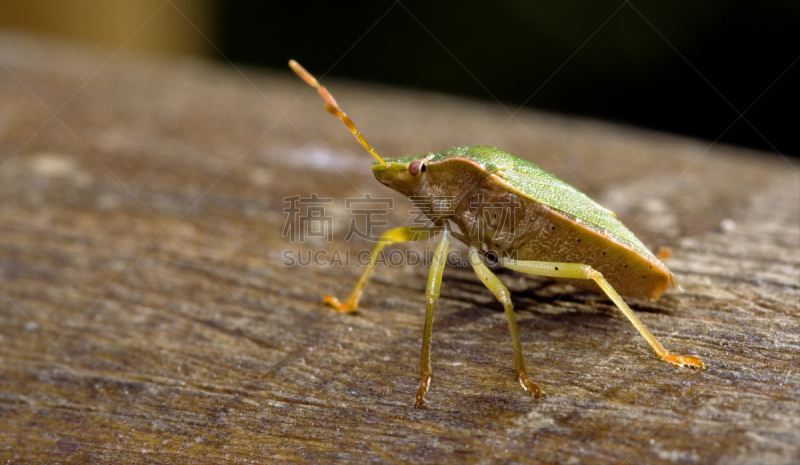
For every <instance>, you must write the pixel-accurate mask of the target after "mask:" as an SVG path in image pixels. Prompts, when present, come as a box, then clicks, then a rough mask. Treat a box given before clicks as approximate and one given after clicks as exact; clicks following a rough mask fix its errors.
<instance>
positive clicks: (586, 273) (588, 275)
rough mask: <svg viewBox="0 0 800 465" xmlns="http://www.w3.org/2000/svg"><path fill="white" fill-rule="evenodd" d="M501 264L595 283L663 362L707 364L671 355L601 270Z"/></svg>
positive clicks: (561, 265) (573, 265) (547, 264)
mask: <svg viewBox="0 0 800 465" xmlns="http://www.w3.org/2000/svg"><path fill="white" fill-rule="evenodd" d="M501 264H502V265H503V266H504V267H506V268H509V269H512V270H516V271H521V272H523V273H528V274H533V275H537V276H550V277H553V278H576V279H591V280H594V282H596V283H597V284H598V285H599V286H600V289H602V290H603V292H605V293H606V295H608V297H609V298H610V299H611V300H612V301H613V302H614V303H615V304H616V305H617V307H618V308H619V309H620V310H621V311H622V313H623V314H624V315H625V316H626V317H627V318H628V320H629V321H630V322H631V323H632V324H633V326H634V327H635V328H636V330H637V331H639V334H641V335H642V337H643V338H644V339H645V340H646V341H647V343H648V344H650V347H652V348H653V350H654V351H655V352H656V354H658V356H659V357H661V358H663V359H664V360H666V361H668V362H670V363H674V364H676V365H679V366H691V367H695V368H705V367H706V366H705V364H704V363H703V361H702V360H700V359H699V358H697V357H692V356H690V355H677V354H672V353H670V352H669V351H667V349H665V348H664V346H662V345H661V343H660V342H658V340H657V339H656V338H655V336H653V334H652V333H650V331H648V329H647V328H645V326H644V325H643V324H642V322H641V321H639V318H637V317H636V315H634V314H633V310H631V309H630V307H628V305H627V304H626V303H625V301H623V300H622V298H621V297H620V296H619V294H617V291H615V290H614V288H613V287H611V284H609V283H608V281H606V279H605V278H604V277H603V275H602V274H600V272H599V271H597V270H595V269H594V268H592V267H591V266H589V265H583V264H579V263H557V262H536V261H521V260H512V259H508V258H504V259H502V261H501Z"/></svg>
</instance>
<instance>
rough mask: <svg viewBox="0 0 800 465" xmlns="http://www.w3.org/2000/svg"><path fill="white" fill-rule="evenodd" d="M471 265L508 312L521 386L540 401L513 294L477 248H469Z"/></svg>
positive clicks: (515, 362)
mask: <svg viewBox="0 0 800 465" xmlns="http://www.w3.org/2000/svg"><path fill="white" fill-rule="evenodd" d="M469 263H470V264H471V265H472V268H473V269H474V270H475V274H477V275H478V277H479V278H481V281H482V282H483V284H484V285H485V286H486V287H487V288H489V290H490V291H492V293H493V294H494V296H495V297H496V298H497V300H499V301H500V303H502V304H503V308H504V309H505V311H506V319H507V320H508V329H509V332H510V333H511V344H512V346H513V347H514V370H516V372H517V377H518V379H519V384H520V385H521V386H522V389H524V390H526V391H528V392H530V393H531V394H532V395H533V396H534V397H535V398H537V399H539V398H540V397H542V396H544V393H543V392H542V391H541V389H539V386H537V385H536V384H534V383H533V381H531V380H530V379H529V378H528V373H527V370H526V369H525V360H524V359H523V358H522V345H521V344H520V342H519V332H518V331H517V319H516V317H515V316H514V306H513V305H512V304H511V294H510V293H509V292H508V288H506V286H504V285H503V283H501V282H500V280H499V279H497V276H495V275H494V273H492V271H491V270H489V268H488V267H487V266H486V265H484V263H483V261H481V257H480V253H479V252H478V249H477V248H476V247H475V246H471V247H470V248H469Z"/></svg>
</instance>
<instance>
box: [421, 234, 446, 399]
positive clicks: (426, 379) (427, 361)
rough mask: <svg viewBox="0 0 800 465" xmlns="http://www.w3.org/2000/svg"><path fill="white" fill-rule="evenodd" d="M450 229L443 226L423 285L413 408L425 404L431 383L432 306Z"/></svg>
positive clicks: (444, 258) (434, 301)
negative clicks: (415, 396)
mask: <svg viewBox="0 0 800 465" xmlns="http://www.w3.org/2000/svg"><path fill="white" fill-rule="evenodd" d="M450 242H451V239H450V231H449V230H448V229H447V228H446V227H445V228H444V229H443V233H442V240H441V242H439V245H438V246H437V247H436V252H435V253H434V256H433V262H432V263H431V268H430V271H429V272H428V285H427V286H426V287H425V329H424V330H423V333H422V355H421V356H420V360H419V374H420V380H419V389H417V398H416V402H415V403H414V407H415V408H422V407H424V406H425V399H424V397H425V393H426V392H428V388H429V387H430V385H431V374H432V373H433V370H431V333H432V331H433V307H434V304H435V303H436V299H438V298H439V289H440V288H441V287H442V274H443V273H444V265H445V263H446V262H447V251H448V250H449V249H450Z"/></svg>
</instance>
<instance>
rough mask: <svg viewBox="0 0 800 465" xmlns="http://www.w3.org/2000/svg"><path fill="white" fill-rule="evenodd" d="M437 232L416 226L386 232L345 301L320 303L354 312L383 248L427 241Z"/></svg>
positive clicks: (325, 298) (328, 298) (328, 299)
mask: <svg viewBox="0 0 800 465" xmlns="http://www.w3.org/2000/svg"><path fill="white" fill-rule="evenodd" d="M437 232H438V229H423V228H420V227H418V226H404V227H400V228H395V229H390V230H388V231H386V232H385V233H383V234H382V235H381V237H380V238H379V239H378V243H377V244H376V245H375V248H374V249H372V254H371V255H370V256H369V263H367V266H366V267H364V271H362V272H361V276H360V277H359V278H358V282H356V285H355V287H353V290H352V291H350V295H349V296H348V297H347V300H345V301H344V303H342V302H339V299H337V298H336V297H334V296H332V295H325V296H323V297H322V301H323V302H324V303H326V304H328V305H330V306H331V307H333V308H335V309H337V310H339V311H340V312H352V311H355V309H357V308H358V300H359V299H360V298H361V293H362V292H363V291H364V286H366V285H367V280H368V279H369V275H370V273H372V269H373V268H375V263H376V262H377V261H378V256H379V255H380V252H381V250H383V248H384V247H386V246H387V245H390V244H399V243H401V242H408V241H416V240H422V239H427V238H429V237H431V235H433V234H436V233H437Z"/></svg>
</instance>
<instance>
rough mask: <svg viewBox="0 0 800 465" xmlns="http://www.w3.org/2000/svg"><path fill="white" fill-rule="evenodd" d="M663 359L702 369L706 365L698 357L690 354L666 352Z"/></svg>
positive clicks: (682, 365) (679, 364)
mask: <svg viewBox="0 0 800 465" xmlns="http://www.w3.org/2000/svg"><path fill="white" fill-rule="evenodd" d="M664 360H666V361H668V362H670V363H674V364H675V365H678V366H681V367H684V366H689V367H692V368H700V369H703V368H705V367H706V364H705V363H703V361H702V360H700V359H699V358H698V357H693V356H691V355H677V354H667V355H665V356H664Z"/></svg>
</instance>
